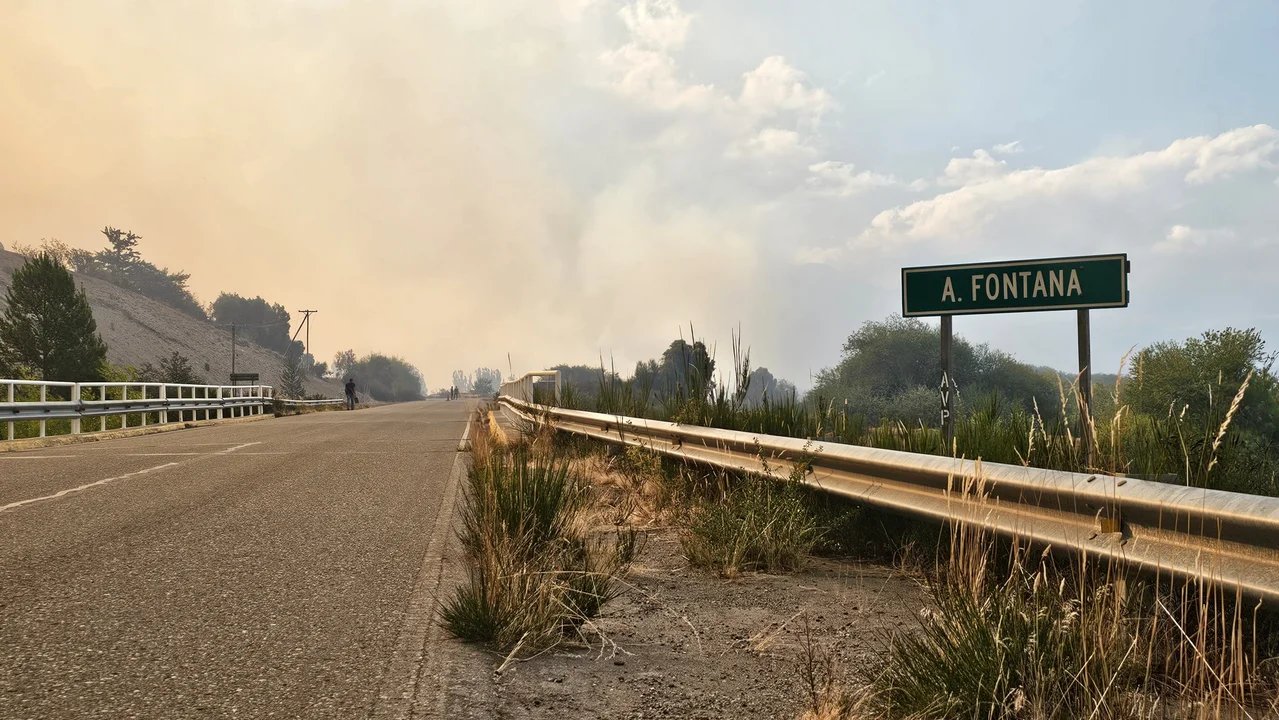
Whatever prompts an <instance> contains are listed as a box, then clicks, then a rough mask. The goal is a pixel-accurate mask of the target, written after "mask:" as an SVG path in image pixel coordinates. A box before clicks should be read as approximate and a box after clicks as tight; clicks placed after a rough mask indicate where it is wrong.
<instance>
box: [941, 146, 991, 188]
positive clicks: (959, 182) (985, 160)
mask: <svg viewBox="0 0 1279 720" xmlns="http://www.w3.org/2000/svg"><path fill="white" fill-rule="evenodd" d="M1006 172H1008V163H1006V162H1004V161H1003V160H996V159H995V158H994V157H992V156H991V154H990V153H988V152H986V151H985V150H982V149H977V150H974V151H973V156H972V157H970V158H951V159H950V162H948V163H946V170H945V171H944V172H943V173H942V177H941V178H940V179H938V181H937V183H938V184H939V185H946V186H950V187H962V186H964V185H975V184H977V183H983V182H987V181H990V180H994V179H995V178H997V177H999V176H1001V175H1003V174H1004V173H1006Z"/></svg>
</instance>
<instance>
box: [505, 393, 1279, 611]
mask: <svg viewBox="0 0 1279 720" xmlns="http://www.w3.org/2000/svg"><path fill="white" fill-rule="evenodd" d="M527 387H528V386H527V385H526V384H521V381H513V382H510V383H506V384H505V385H503V389H504V392H503V395H502V396H501V397H500V398H499V403H500V405H501V407H502V409H503V411H504V412H507V413H510V414H513V415H514V416H516V418H517V419H519V420H521V421H523V422H524V423H529V424H549V425H550V426H552V427H554V428H555V429H556V430H560V431H563V432H569V433H574V434H578V435H584V436H587V437H592V438H595V439H598V440H602V441H605V442H610V443H615V444H622V445H637V446H641V447H644V448H647V449H650V450H652V451H653V452H656V453H660V454H662V455H666V456H668V457H672V458H676V459H680V460H684V461H687V462H693V463H698V464H703V465H709V466H713V467H718V468H722V469H725V470H730V471H735V472H756V473H758V472H761V471H762V470H763V469H764V468H765V467H767V468H768V469H769V470H770V471H773V472H781V473H782V474H783V475H786V474H788V473H790V472H791V471H792V470H793V469H794V468H795V467H797V466H798V467H801V468H803V470H804V471H805V472H803V473H801V474H802V475H803V477H804V478H805V480H804V482H805V483H806V484H808V485H810V486H811V487H813V488H814V489H817V490H820V491H823V492H828V493H834V494H837V495H842V496H845V497H848V498H851V499H853V500H855V501H857V502H862V503H867V504H870V505H877V506H879V507H883V508H887V509H890V510H893V511H896V512H901V513H905V514H909V515H914V516H917V517H925V518H931V519H933V520H940V521H943V522H964V523H972V524H975V525H978V526H981V527H985V528H987V529H989V530H992V531H995V532H998V533H1001V534H1004V535H1008V536H1013V537H1017V538H1020V539H1023V540H1028V541H1034V542H1038V543H1041V544H1044V545H1048V546H1051V547H1054V548H1063V549H1070V550H1074V551H1076V552H1082V553H1087V554H1090V555H1094V556H1103V557H1106V558H1109V559H1111V560H1113V561H1117V562H1119V563H1121V564H1122V565H1123V566H1125V567H1129V568H1137V569H1142V570H1146V571H1151V572H1154V573H1163V574H1170V575H1175V576H1179V577H1188V578H1197V579H1205V580H1209V581H1211V582H1216V583H1220V584H1222V585H1224V586H1227V587H1230V588H1233V589H1236V590H1238V591H1240V592H1242V593H1244V594H1246V595H1250V596H1255V597H1260V598H1264V599H1265V601H1266V604H1267V605H1268V606H1271V607H1275V606H1279V498H1273V497H1264V496H1257V495H1244V494H1242V493H1232V492H1225V491H1221V490H1207V489H1203V488H1193V487H1187V486H1184V485H1176V484H1172V483H1161V482H1155V481H1146V480H1139V479H1135V478H1123V477H1115V476H1111V475H1105V474H1101V473H1073V472H1063V471H1058V470H1046V469H1042V468H1033V467H1023V466H1019V465H1002V464H997V463H983V462H982V461H980V460H976V461H974V460H970V459H966V458H954V457H946V456H937V455H925V454H920V453H908V452H900V451H895V450H883V449H879V448H871V447H862V446H859V445H844V444H839V443H828V442H819V443H815V442H812V441H808V440H805V439H802V438H792V437H783V436H775V435H762V434H757V433H749V432H739V431H734V430H723V429H719V428H709V427H701V426H697V425H682V424H679V423H671V422H663V421H658V420H649V419H646V418H635V417H624V416H618V415H607V414H601V413H593V412H583V411H578V410H566V409H563V408H558V407H553V406H549V405H540V404H534V403H532V402H530V401H528V400H525V399H523V398H521V397H517V396H515V395H514V394H512V393H507V392H505V390H506V389H507V388H510V389H515V390H519V389H520V388H527ZM530 394H531V393H530Z"/></svg>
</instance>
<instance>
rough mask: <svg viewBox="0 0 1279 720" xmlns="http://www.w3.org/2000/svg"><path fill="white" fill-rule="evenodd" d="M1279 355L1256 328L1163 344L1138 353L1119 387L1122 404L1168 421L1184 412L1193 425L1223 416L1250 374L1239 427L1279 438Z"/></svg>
mask: <svg viewBox="0 0 1279 720" xmlns="http://www.w3.org/2000/svg"><path fill="white" fill-rule="evenodd" d="M1274 363H1275V354H1274V353H1268V352H1266V343H1265V341H1264V340H1262V339H1261V334H1260V333H1258V332H1257V331H1256V330H1255V329H1253V328H1249V329H1247V330H1238V329H1235V328H1229V327H1228V328H1226V329H1224V330H1209V331H1208V332H1205V333H1204V334H1202V335H1200V336H1199V337H1192V338H1187V339H1186V340H1185V342H1181V343H1176V342H1161V343H1156V344H1154V345H1151V346H1150V347H1147V348H1145V349H1143V350H1142V351H1141V352H1139V353H1137V356H1136V358H1135V360H1134V361H1133V363H1132V366H1131V370H1130V372H1129V375H1128V377H1126V378H1124V382H1123V383H1122V384H1121V385H1120V388H1121V389H1120V392H1121V393H1122V398H1121V401H1122V402H1124V403H1125V404H1127V405H1128V406H1129V407H1130V408H1131V409H1132V411H1133V412H1137V413H1143V414H1148V415H1153V416H1156V417H1164V416H1167V415H1168V414H1169V413H1173V414H1175V415H1179V414H1180V413H1181V411H1182V409H1183V408H1184V409H1185V411H1186V413H1187V415H1188V416H1189V417H1190V418H1191V420H1192V421H1193V422H1204V421H1207V420H1208V419H1210V418H1213V419H1215V416H1216V415H1220V414H1221V411H1220V407H1221V406H1223V405H1227V404H1229V403H1230V401H1231V399H1232V398H1233V397H1234V395H1235V393H1236V392H1237V391H1238V390H1239V387H1240V386H1241V385H1242V384H1243V381H1244V379H1245V378H1246V377H1247V376H1248V373H1250V372H1251V373H1252V374H1253V377H1252V380H1251V381H1250V382H1249V384H1248V390H1247V392H1246V393H1245V395H1244V398H1243V402H1242V403H1241V405H1240V407H1239V410H1238V411H1237V413H1236V416H1235V418H1234V419H1233V423H1234V427H1236V428H1239V429H1241V430H1248V431H1254V432H1258V433H1260V434H1261V435H1263V436H1265V437H1276V436H1279V389H1277V385H1279V383H1276V380H1275V377H1274V375H1273V373H1272V368H1273V366H1274Z"/></svg>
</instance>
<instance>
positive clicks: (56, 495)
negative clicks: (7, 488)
mask: <svg viewBox="0 0 1279 720" xmlns="http://www.w3.org/2000/svg"><path fill="white" fill-rule="evenodd" d="M174 465H177V463H175V462H171V463H165V464H163V465H156V466H155V467H149V468H147V469H145V470H138V471H136V472H131V473H126V474H124V475H116V476H115V477H109V478H106V479H105V480H98V481H97V482H91V483H89V484H87V485H81V486H79V487H73V488H67V489H66V490H59V491H58V492H56V493H54V494H52V495H43V496H41V497H37V498H31V499H29V500H19V501H17V502H11V503H9V504H8V505H0V512H4V511H6V510H12V509H14V508H17V507H22V506H23V505H30V504H31V503H37V502H40V501H42V500H56V499H58V498H60V497H62V496H63V495H70V494H71V493H76V492H80V491H81V490H88V489H89V488H91V487H95V486H97V485H106V484H107V483H109V482H115V481H116V480H124V479H125V478H131V477H137V476H138V475H146V474H147V473H151V472H155V471H156V470H163V469H165V468H170V467H173V466H174Z"/></svg>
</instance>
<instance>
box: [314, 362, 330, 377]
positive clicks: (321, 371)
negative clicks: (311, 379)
mask: <svg viewBox="0 0 1279 720" xmlns="http://www.w3.org/2000/svg"><path fill="white" fill-rule="evenodd" d="M311 374H312V375H314V376H315V377H318V378H322V377H324V376H325V375H328V374H329V364H328V363H315V364H314V365H312V366H311Z"/></svg>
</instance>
